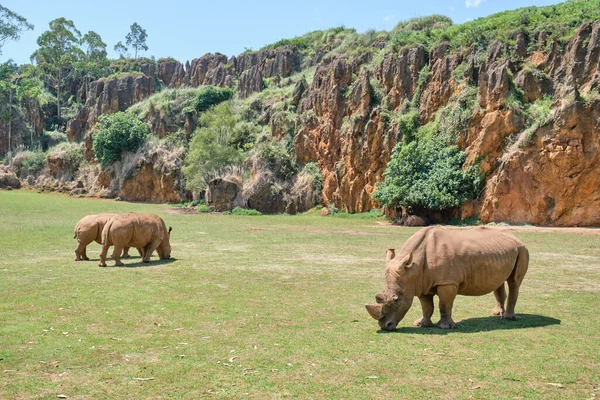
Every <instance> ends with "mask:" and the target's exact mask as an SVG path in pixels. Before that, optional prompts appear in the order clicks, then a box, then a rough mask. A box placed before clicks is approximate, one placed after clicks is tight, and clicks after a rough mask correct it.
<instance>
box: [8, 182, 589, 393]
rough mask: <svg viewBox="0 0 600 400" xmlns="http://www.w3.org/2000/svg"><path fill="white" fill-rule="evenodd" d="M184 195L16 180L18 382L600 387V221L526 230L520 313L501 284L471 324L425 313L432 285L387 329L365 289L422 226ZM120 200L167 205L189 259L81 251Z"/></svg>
mask: <svg viewBox="0 0 600 400" xmlns="http://www.w3.org/2000/svg"><path fill="white" fill-rule="evenodd" d="M170 210H171V209H170V208H169V207H168V206H165V205H150V204H131V203H124V202H115V201H108V200H84V199H74V198H70V197H66V196H62V195H50V194H37V193H35V192H30V191H23V190H22V191H9V192H6V191H0V221H1V223H0V250H1V257H0V293H1V295H0V398H1V399H13V398H14V399H30V398H48V399H53V398H54V399H55V398H57V396H59V395H65V396H66V397H67V398H70V399H99V398H115V399H119V398H135V399H138V398H143V399H145V398H152V399H157V398H174V399H182V398H185V399H195V398H254V399H266V398H302V399H309V398H317V399H371V398H407V399H410V398H428V399H429V398H431V399H437V398H458V399H466V398H470V397H472V398H494V399H498V398H511V399H512V398H544V399H548V398H550V399H551V398H557V399H558V398H561V399H566V398H568V399H577V398H578V399H590V398H598V397H600V387H599V385H600V340H599V337H600V336H599V328H600V316H599V311H598V310H600V236H599V235H589V234H566V233H560V232H549V233H545V232H517V233H516V234H517V236H519V238H521V239H522V240H523V241H524V242H525V243H526V244H527V245H528V247H529V249H530V252H531V263H530V267H529V272H528V274H527V276H526V277H525V281H524V283H523V286H522V289H521V295H520V298H519V303H518V304H517V314H518V315H519V316H520V319H519V321H517V322H510V321H501V320H499V319H498V318H497V317H492V316H491V309H492V308H493V306H494V300H493V295H491V294H490V295H488V296H483V297H472V298H466V297H459V298H458V299H457V301H456V302H455V307H454V319H455V321H457V322H458V321H461V322H460V323H459V327H458V328H457V329H455V330H452V331H442V330H440V329H436V328H428V329H425V328H414V327H412V325H411V323H412V321H413V320H415V319H416V318H417V317H419V316H420V307H419V305H418V302H415V304H413V308H412V309H411V310H410V311H409V314H408V315H407V317H406V318H405V320H404V321H402V322H401V323H400V325H399V329H398V331H397V332H394V333H382V332H381V331H379V330H378V326H377V323H376V321H374V320H373V319H371V317H369V315H368V314H367V312H366V311H365V309H364V303H367V302H373V300H374V296H375V294H376V293H377V292H378V291H380V290H381V289H382V288H383V269H384V259H385V250H386V249H387V248H390V247H395V248H399V247H401V245H402V243H403V242H404V241H405V240H406V239H407V238H408V237H409V236H410V235H411V234H412V233H413V232H414V231H415V229H409V228H399V227H393V226H389V225H385V224H382V223H381V222H377V221H375V220H365V219H348V218H324V217H318V216H258V217H242V216H234V215H230V216H224V215H215V214H198V215H182V214H172V213H170V212H169V211H170ZM105 211H112V212H126V211H142V212H155V213H158V214H159V215H161V216H162V217H163V218H164V219H165V221H166V223H167V225H170V226H172V227H173V232H172V246H173V252H172V256H173V257H174V259H173V260H169V261H170V262H159V261H158V259H157V258H156V257H154V258H153V263H152V264H142V263H140V262H139V261H140V259H139V258H134V259H130V260H125V263H126V264H127V266H126V267H121V268H114V267H110V265H112V264H113V263H112V261H110V260H109V267H108V268H99V267H98V266H97V261H98V253H99V248H100V246H99V245H97V244H95V243H93V244H92V245H90V248H89V250H88V255H90V256H91V257H90V258H91V259H92V261H88V262H75V261H73V258H74V252H73V250H74V249H75V247H76V246H75V240H74V239H73V227H74V225H75V223H76V222H77V221H78V219H79V218H81V217H82V216H84V215H86V214H92V213H98V212H105ZM436 307H437V301H436ZM434 317H435V320H437V319H439V314H438V312H437V310H436V313H435V314H434Z"/></svg>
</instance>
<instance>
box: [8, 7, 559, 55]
mask: <svg viewBox="0 0 600 400" xmlns="http://www.w3.org/2000/svg"><path fill="white" fill-rule="evenodd" d="M0 2H1V3H0V4H2V5H3V6H4V7H7V8H9V9H10V10H12V11H14V12H17V13H19V14H21V15H22V16H24V17H25V18H27V19H28V20H29V22H31V23H33V24H34V25H35V30H34V31H29V32H27V33H25V34H24V35H22V37H21V40H20V41H18V42H8V43H7V44H6V45H5V46H4V48H3V51H2V52H3V54H2V55H1V56H0V61H2V62H4V61H6V60H7V59H9V58H12V59H13V60H15V61H16V62H17V63H19V64H22V63H28V62H29V56H30V55H31V53H33V52H34V51H35V49H36V48H37V44H36V39H37V37H38V36H39V35H40V34H41V33H42V32H43V31H45V30H47V29H48V23H49V22H50V21H51V20H53V19H55V18H58V17H65V18H67V19H71V20H73V22H74V23H75V26H76V27H77V28H78V29H79V30H80V31H81V32H82V33H85V32H87V31H89V30H93V31H96V32H98V33H99V34H100V35H101V36H102V39H103V40H104V42H105V43H106V44H107V45H108V49H109V56H110V57H116V54H115V53H114V51H113V46H114V45H115V43H117V42H118V41H119V40H122V41H123V42H124V41H125V35H126V34H127V32H128V31H129V26H130V25H131V24H132V23H133V22H137V23H138V24H140V25H141V26H142V27H143V28H145V29H146V31H147V33H148V41H147V43H148V46H149V48H150V49H149V51H147V52H146V53H145V55H147V56H151V55H154V56H155V57H156V58H160V57H173V58H176V59H178V60H180V61H184V62H185V61H186V60H191V59H193V58H197V57H200V56H202V55H203V54H206V53H214V52H221V53H224V54H227V55H228V56H231V55H237V54H239V53H241V52H243V51H244V49H245V48H251V49H255V50H257V49H259V48H261V47H262V46H264V45H266V44H269V43H273V42H276V41H278V40H279V39H283V38H293V37H295V36H299V35H302V34H304V33H307V32H310V31H314V30H317V29H327V28H331V27H334V26H340V25H344V26H346V27H349V28H350V27H352V28H356V29H357V30H358V31H359V32H364V31H366V30H368V29H376V30H383V29H385V30H389V29H391V28H393V27H394V26H395V25H396V24H397V23H398V22H399V21H402V20H406V19H409V18H413V17H417V16H424V15H431V14H444V15H447V16H449V17H451V18H452V20H453V21H454V22H455V23H462V22H465V21H468V20H471V19H476V18H479V17H482V16H485V15H489V14H493V13H496V12H499V11H503V10H508V9H514V8H520V7H527V6H532V5H537V6H542V5H549V4H557V3H559V2H560V1H556V0H554V1H553V0H502V1H501V0H443V1H434V0H420V1H406V0H396V1H391V0H381V1H376V2H375V1H364V0H363V1H357V0H304V1H299V2H298V1H294V2H292V1H281V0H280V1H275V0H255V1H250V0H247V1H236V0H233V1H232V0H229V1H223V0H221V1H219V0H210V1H207V0H196V1H192V0H179V1H156V0H144V1H141V0H121V1H116V0H102V1H99V2H94V1H83V0H79V1H76V0H0Z"/></svg>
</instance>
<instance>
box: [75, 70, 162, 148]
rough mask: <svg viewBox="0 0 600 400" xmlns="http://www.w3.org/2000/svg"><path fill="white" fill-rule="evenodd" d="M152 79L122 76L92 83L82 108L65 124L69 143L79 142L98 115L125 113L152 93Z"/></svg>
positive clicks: (136, 75) (129, 75) (140, 76)
mask: <svg viewBox="0 0 600 400" xmlns="http://www.w3.org/2000/svg"><path fill="white" fill-rule="evenodd" d="M154 83H155V81H154V78H153V77H152V76H148V75H144V74H139V73H135V74H125V75H123V76H120V77H118V78H114V79H107V80H98V81H95V82H92V84H91V88H90V90H89V96H88V98H87V100H86V102H85V106H84V107H83V108H82V109H81V111H80V112H79V113H78V114H77V116H76V117H75V118H74V119H73V120H71V121H69V123H68V124H67V136H68V137H69V140H70V141H72V142H74V141H81V140H82V139H83V138H84V136H85V133H86V132H87V131H89V130H90V129H91V128H92V127H93V125H94V124H95V123H96V122H97V121H98V117H99V116H100V115H106V114H114V113H116V112H119V111H125V110H126V109H127V108H129V107H131V106H132V105H133V104H135V103H137V102H139V101H141V100H143V99H145V98H147V97H149V96H150V95H152V94H153V93H154Z"/></svg>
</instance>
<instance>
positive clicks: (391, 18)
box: [383, 14, 396, 21]
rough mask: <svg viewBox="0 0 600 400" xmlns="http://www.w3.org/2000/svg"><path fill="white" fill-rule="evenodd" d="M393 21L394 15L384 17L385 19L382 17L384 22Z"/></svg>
mask: <svg viewBox="0 0 600 400" xmlns="http://www.w3.org/2000/svg"><path fill="white" fill-rule="evenodd" d="M394 19H396V15H395V14H394V15H386V16H385V17H383V20H384V21H391V20H394Z"/></svg>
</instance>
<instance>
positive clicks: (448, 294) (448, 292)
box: [436, 285, 458, 329]
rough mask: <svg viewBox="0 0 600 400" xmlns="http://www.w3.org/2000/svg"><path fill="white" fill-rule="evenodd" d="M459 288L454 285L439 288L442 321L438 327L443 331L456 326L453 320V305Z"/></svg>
mask: <svg viewBox="0 0 600 400" xmlns="http://www.w3.org/2000/svg"><path fill="white" fill-rule="evenodd" d="M457 291H458V288H457V287H456V286H454V285H446V286H438V288H437V295H438V297H439V298H440V315H441V319H440V322H438V323H437V324H436V325H437V326H438V327H440V328H442V329H451V328H454V327H455V326H456V324H455V323H454V321H453V320H452V305H453V304H454V299H455V298H456V293H457Z"/></svg>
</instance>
